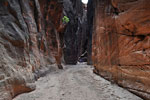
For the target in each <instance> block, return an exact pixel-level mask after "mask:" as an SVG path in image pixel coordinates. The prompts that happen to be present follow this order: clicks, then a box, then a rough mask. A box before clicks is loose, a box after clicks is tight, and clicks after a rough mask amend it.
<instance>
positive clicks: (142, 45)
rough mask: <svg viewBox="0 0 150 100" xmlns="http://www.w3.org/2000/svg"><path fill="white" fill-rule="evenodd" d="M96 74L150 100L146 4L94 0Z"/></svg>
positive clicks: (146, 0)
mask: <svg viewBox="0 0 150 100" xmlns="http://www.w3.org/2000/svg"><path fill="white" fill-rule="evenodd" d="M94 4H95V7H96V8H95V14H94V30H93V31H94V32H93V49H92V52H93V53H92V56H93V63H94V66H95V70H94V71H95V72H96V73H98V74H100V75H101V76H103V77H105V78H107V79H109V80H112V81H113V82H115V83H118V84H119V85H121V86H123V87H125V88H127V89H128V90H130V91H132V92H134V93H136V94H138V95H140V96H142V97H143V98H145V99H150V80H149V76H150V28H149V27H150V22H149V20H150V6H149V5H150V2H149V0H95V1H94Z"/></svg>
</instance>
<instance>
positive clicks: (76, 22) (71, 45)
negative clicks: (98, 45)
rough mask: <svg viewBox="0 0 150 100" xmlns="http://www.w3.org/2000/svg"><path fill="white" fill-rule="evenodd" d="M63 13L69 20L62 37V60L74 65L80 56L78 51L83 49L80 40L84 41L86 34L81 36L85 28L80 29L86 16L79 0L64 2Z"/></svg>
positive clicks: (66, 0)
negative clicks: (63, 42) (63, 43)
mask: <svg viewBox="0 0 150 100" xmlns="http://www.w3.org/2000/svg"><path fill="white" fill-rule="evenodd" d="M64 12H65V14H66V15H67V16H68V17H69V19H70V22H69V23H68V25H67V27H66V30H65V35H64V40H65V47H64V60H65V62H66V64H76V63H77V60H78V57H79V56H80V55H81V53H80V50H81V49H83V46H81V44H80V43H81V40H84V41H85V40H86V38H85V37H84V38H82V36H83V35H85V34H86V32H84V34H82V33H83V31H84V30H85V28H86V26H85V27H82V25H83V24H84V23H85V22H86V20H85V19H84V18H85V17H86V16H85V15H84V11H83V4H82V2H81V0H64ZM82 43H83V42H82ZM80 47H81V48H80ZM79 49H80V50H79ZM81 52H82V50H81Z"/></svg>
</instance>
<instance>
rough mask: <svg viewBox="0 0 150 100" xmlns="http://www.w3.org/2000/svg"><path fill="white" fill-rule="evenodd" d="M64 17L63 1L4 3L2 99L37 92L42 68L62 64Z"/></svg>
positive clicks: (0, 19) (0, 10)
mask: <svg viewBox="0 0 150 100" xmlns="http://www.w3.org/2000/svg"><path fill="white" fill-rule="evenodd" d="M62 14H63V8H62V3H61V2H60V0H59V1H58V0H0V100H11V99H12V97H14V96H16V95H18V94H20V93H23V92H29V91H32V90H34V89H35V85H34V81H35V77H36V76H37V77H39V74H40V73H39V69H44V68H46V67H47V68H48V65H50V64H53V63H55V58H56V62H57V64H59V63H60V58H61V52H62V51H61V48H60V43H62V42H61V41H60V38H59V35H60V34H59V33H61V32H63V31H64V30H63V29H64V27H65V26H63V25H62V22H61V19H62ZM33 73H36V74H35V75H36V76H35V75H34V74H33Z"/></svg>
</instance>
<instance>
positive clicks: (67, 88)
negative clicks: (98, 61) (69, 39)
mask: <svg viewBox="0 0 150 100" xmlns="http://www.w3.org/2000/svg"><path fill="white" fill-rule="evenodd" d="M55 69H56V66H53V70H52V72H51V73H49V74H47V75H46V76H45V77H41V78H40V79H39V80H38V81H37V82H36V85H37V88H36V90H35V91H33V92H30V93H24V94H21V95H19V96H17V97H16V98H14V99H13V100H142V99H140V98H139V97H137V96H135V95H134V94H132V93H130V92H128V91H127V90H125V89H123V88H120V87H118V86H117V85H115V84H111V83H110V82H109V81H107V80H105V79H103V78H101V77H99V76H97V75H96V74H93V67H92V66H87V65H72V66H71V65H66V66H65V68H64V70H57V69H56V70H55Z"/></svg>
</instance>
